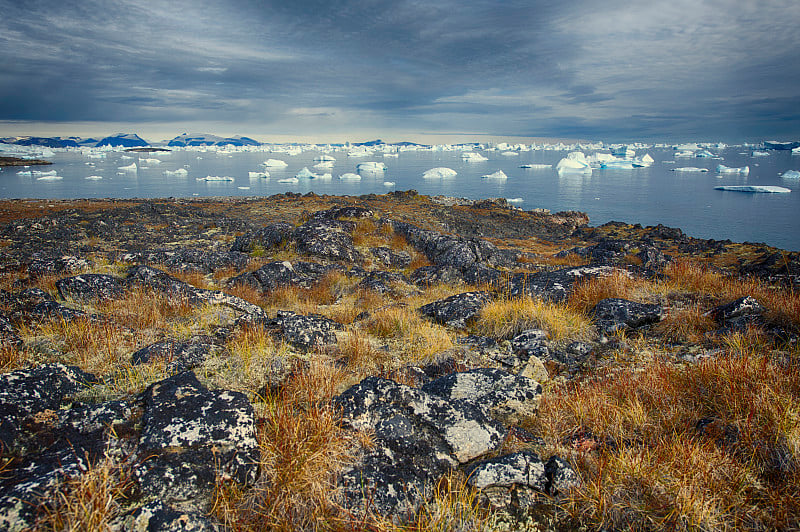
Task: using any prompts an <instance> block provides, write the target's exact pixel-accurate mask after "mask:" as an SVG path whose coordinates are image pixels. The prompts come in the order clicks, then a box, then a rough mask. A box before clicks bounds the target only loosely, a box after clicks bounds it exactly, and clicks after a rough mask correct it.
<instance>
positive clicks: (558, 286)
mask: <svg viewBox="0 0 800 532" xmlns="http://www.w3.org/2000/svg"><path fill="white" fill-rule="evenodd" d="M614 274H621V275H625V276H628V277H630V274H629V273H628V272H627V271H625V270H622V269H619V268H614V267H611V266H578V267H575V268H564V269H561V270H555V271H551V272H539V273H533V274H531V273H517V274H514V275H513V276H511V278H510V279H509V281H508V284H507V286H506V287H501V288H504V289H506V290H507V292H508V295H509V296H510V297H513V298H516V297H522V296H525V295H527V296H531V297H540V298H542V299H545V300H548V301H552V302H556V303H558V302H560V301H564V300H566V299H567V297H569V294H570V293H571V291H572V288H573V287H574V286H575V283H577V282H579V281H588V280H589V279H592V278H595V277H608V276H611V275H614Z"/></svg>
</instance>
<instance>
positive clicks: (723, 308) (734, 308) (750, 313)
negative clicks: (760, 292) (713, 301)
mask: <svg viewBox="0 0 800 532" xmlns="http://www.w3.org/2000/svg"><path fill="white" fill-rule="evenodd" d="M765 311H766V309H765V308H764V306H763V305H762V304H761V303H759V302H758V300H757V299H756V298H754V297H753V296H744V297H740V298H739V299H737V300H735V301H731V302H730V303H727V304H725V305H719V306H717V307H714V308H713V309H711V311H710V312H709V313H708V314H709V316H711V317H712V318H713V319H714V320H715V321H716V322H717V323H720V324H724V323H726V322H731V321H738V320H754V319H758V318H760V317H761V316H762V315H763V314H764V312H765Z"/></svg>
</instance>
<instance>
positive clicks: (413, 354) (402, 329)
mask: <svg viewBox="0 0 800 532" xmlns="http://www.w3.org/2000/svg"><path fill="white" fill-rule="evenodd" d="M364 327H365V328H366V330H367V332H369V333H370V334H373V335H375V336H378V337H380V338H382V339H384V340H386V341H387V342H388V343H389V344H390V346H391V347H392V348H393V349H394V350H397V351H398V352H399V354H401V355H402V356H403V358H404V359H406V361H409V362H414V363H418V362H421V361H423V360H426V359H429V358H430V357H432V356H433V355H435V354H437V353H440V352H442V351H444V350H446V349H449V348H451V347H453V337H452V334H453V333H452V332H450V331H449V330H448V329H447V328H445V327H443V326H441V325H438V324H435V323H432V322H430V321H428V320H426V319H424V318H422V317H421V316H420V314H419V312H417V310H416V309H415V308H409V307H407V306H405V305H393V306H389V307H384V308H380V309H377V310H376V311H374V312H373V313H372V315H371V316H370V317H369V319H367V320H366V323H365V325H364Z"/></svg>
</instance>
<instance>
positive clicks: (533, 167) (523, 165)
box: [519, 163, 553, 170]
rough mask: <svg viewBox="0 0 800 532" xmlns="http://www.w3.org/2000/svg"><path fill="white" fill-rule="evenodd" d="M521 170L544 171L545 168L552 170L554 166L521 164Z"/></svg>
mask: <svg viewBox="0 0 800 532" xmlns="http://www.w3.org/2000/svg"><path fill="white" fill-rule="evenodd" d="M519 167H520V168H530V169H533V170H544V169H545V168H552V167H553V165H552V164H539V163H530V164H521V165H520V166H519Z"/></svg>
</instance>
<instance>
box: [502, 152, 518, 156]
mask: <svg viewBox="0 0 800 532" xmlns="http://www.w3.org/2000/svg"><path fill="white" fill-rule="evenodd" d="M500 155H503V156H505V157H517V156H519V152H518V151H504V152H503V153H501V154H500Z"/></svg>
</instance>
